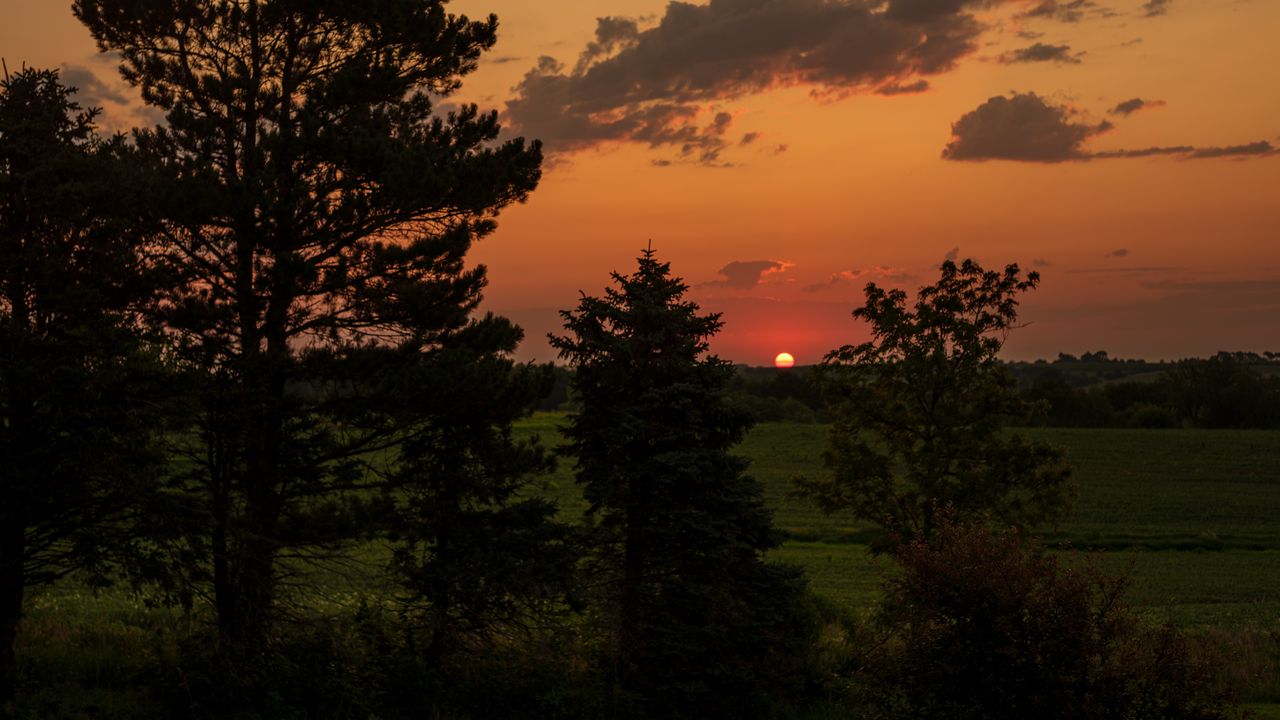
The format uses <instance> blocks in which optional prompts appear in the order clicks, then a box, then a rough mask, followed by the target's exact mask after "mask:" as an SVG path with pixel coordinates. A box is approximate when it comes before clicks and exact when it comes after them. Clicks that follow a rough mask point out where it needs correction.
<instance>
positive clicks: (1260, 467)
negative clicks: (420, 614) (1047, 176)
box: [20, 414, 1280, 720]
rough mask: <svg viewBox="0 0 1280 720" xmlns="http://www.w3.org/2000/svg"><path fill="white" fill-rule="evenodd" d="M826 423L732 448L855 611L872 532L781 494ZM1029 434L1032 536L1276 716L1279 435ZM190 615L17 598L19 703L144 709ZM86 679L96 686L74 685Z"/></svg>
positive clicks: (381, 552)
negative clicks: (1056, 496)
mask: <svg viewBox="0 0 1280 720" xmlns="http://www.w3.org/2000/svg"><path fill="white" fill-rule="evenodd" d="M563 422H564V417H563V416H561V415H556V414H539V415H536V416H534V417H532V418H529V419H527V420H526V421H524V422H522V423H521V424H520V425H519V427H518V428H517V434H518V435H520V436H523V437H530V436H533V435H537V436H540V437H541V438H542V441H543V443H544V444H545V445H548V446H551V447H554V446H555V445H557V444H559V443H560V442H562V439H561V437H560V435H559V431H558V429H557V428H558V427H559V426H560V425H561V424H562V423H563ZM826 432H827V431H826V428H825V427H824V426H820V425H803V424H793V423H771V424H764V425H761V426H759V427H757V428H756V429H755V430H753V431H752V432H751V433H750V435H749V436H748V437H747V438H746V440H745V441H744V443H743V444H742V445H741V447H740V448H739V452H740V453H741V454H742V455H744V456H745V457H747V458H749V459H750V460H751V461H752V467H751V472H752V474H753V475H754V476H755V477H756V478H757V479H759V480H760V481H761V483H762V485H763V487H764V490H765V495H766V499H767V501H768V502H769V504H770V505H771V506H772V507H773V508H774V509H775V512H776V515H775V522H776V525H777V526H778V527H779V529H780V530H782V531H783V532H784V533H785V536H786V537H787V540H786V542H785V543H784V544H783V545H782V546H781V547H780V548H778V549H777V550H776V551H774V552H773V553H772V559H774V560H778V561H781V562H787V563H794V564H796V565H800V566H801V567H803V568H804V569H805V570H806V572H807V573H808V576H809V580H810V586H811V587H812V588H813V589H814V591H815V592H816V593H818V594H819V595H822V596H824V597H825V598H827V599H828V600H829V601H830V602H832V603H835V604H837V605H841V606H844V607H847V608H849V609H851V610H853V611H855V612H856V613H858V614H860V615H864V616H865V615H867V614H869V613H870V612H872V611H873V610H874V609H875V607H876V606H877V604H878V602H879V598H880V597H881V589H882V585H883V578H884V576H885V574H886V573H887V572H889V571H891V570H892V568H891V565H890V563H889V562H888V561H886V560H884V559H878V558H875V557H873V556H871V554H870V553H869V552H868V551H867V548H866V545H865V543H866V541H867V539H868V538H869V537H870V535H871V531H872V528H871V527H870V526H868V525H867V524H865V523H860V522H856V521H854V520H852V519H851V518H848V517H841V516H834V517H828V516H825V515H823V514H822V513H820V512H819V511H817V510H816V509H815V508H814V507H813V506H812V505H810V504H809V503H808V502H807V501H805V500H803V499H800V498H796V497H794V496H793V495H792V494H791V479H792V478H794V477H795V476H797V475H804V474H808V475H811V476H812V475H816V474H819V473H823V472H826V470H825V469H824V468H823V467H822V464H821V460H820V457H821V454H822V451H823V448H824V447H825V445H826V440H827V438H826ZM1028 433H1029V434H1031V435H1033V436H1034V437H1036V438H1038V439H1042V440H1045V441H1047V442H1050V443H1052V444H1055V445H1058V446H1061V447H1063V448H1064V449H1065V450H1066V452H1067V456H1068V458H1069V459H1070V460H1071V461H1072V462H1073V463H1074V464H1075V467H1076V475H1075V477H1076V482H1077V485H1078V500H1077V502H1076V504H1075V508H1074V511H1073V513H1072V514H1071V516H1070V517H1069V518H1068V519H1067V520H1066V521H1065V522H1063V523H1062V524H1061V525H1060V526H1059V527H1056V528H1045V529H1044V534H1045V537H1046V538H1047V540H1048V541H1049V542H1051V543H1052V544H1055V545H1057V544H1064V545H1069V546H1071V547H1074V548H1092V549H1096V550H1099V551H1100V552H1099V554H1098V555H1097V558H1098V561H1099V562H1100V563H1101V564H1102V565H1103V566H1104V567H1105V568H1108V569H1111V570H1114V571H1122V572H1127V573H1129V574H1130V575H1131V577H1132V582H1133V584H1132V589H1131V595H1130V597H1131V600H1132V601H1133V602H1134V603H1135V604H1137V605H1138V606H1140V607H1141V612H1143V613H1144V614H1145V615H1146V616H1147V617H1148V618H1149V619H1151V620H1152V621H1153V622H1172V623H1175V624H1177V625H1179V626H1181V627H1183V628H1186V629H1187V630H1188V631H1189V632H1191V633H1192V634H1194V635H1196V636H1198V637H1202V638H1204V639H1205V640H1206V641H1209V642H1212V643H1214V644H1215V645H1217V646H1218V647H1220V648H1222V651H1223V652H1224V653H1225V654H1226V655H1227V656H1229V657H1231V658H1232V659H1233V668H1234V669H1233V672H1236V673H1237V675H1238V676H1239V678H1240V680H1241V682H1242V683H1243V684H1244V685H1245V686H1246V687H1247V688H1248V692H1247V694H1246V697H1245V699H1246V700H1248V701H1249V703H1251V704H1250V705H1249V706H1248V707H1249V709H1251V710H1253V711H1254V712H1255V713H1256V716H1257V717H1259V718H1277V719H1278V720H1280V592H1278V591H1277V590H1276V589H1277V588H1280V524H1278V523H1277V520H1276V519H1277V518H1280V432H1266V431H1196V430H1169V431H1165V430H1116V429H1101V430H1080V429H1072V430H1062V429H1035V430H1030V431H1028ZM540 492H542V493H545V494H546V495H548V496H551V497H554V498H556V499H557V500H558V501H559V503H560V506H561V514H562V516H563V517H565V518H566V519H570V520H576V519H578V518H580V517H581V516H582V514H583V513H584V512H585V510H586V506H585V503H584V501H583V500H582V497H581V493H580V492H579V489H578V487H577V485H576V484H575V483H574V481H573V468H572V464H571V462H570V461H567V460H566V461H562V462H561V463H560V467H559V468H558V469H557V471H556V472H555V473H553V474H551V475H549V476H547V477H546V478H545V479H544V482H543V487H542V488H541V489H540ZM357 555H358V558H357V560H358V562H356V563H355V566H357V567H363V568H366V571H367V572H368V573H369V576H367V577H352V576H351V575H350V574H347V573H334V574H333V575H332V577H331V578H329V579H326V580H324V581H323V583H322V585H323V587H321V588H320V589H318V590H313V591H310V592H312V596H309V600H310V602H309V605H310V606H312V607H313V608H314V607H316V606H319V607H320V610H321V611H322V612H338V611H341V610H342V608H344V607H349V606H351V605H353V604H356V603H358V602H359V601H360V600H361V598H363V597H366V596H367V595H368V594H370V593H372V594H373V595H375V596H377V595H378V594H379V593H385V592H386V591H385V589H384V586H383V585H382V584H381V583H380V582H379V581H378V580H377V579H376V577H375V576H374V573H376V571H377V570H379V569H381V568H382V567H384V566H385V558H386V550H385V548H381V547H377V546H372V545H370V546H366V547H362V548H359V549H358V550H357ZM200 622H202V620H201V616H200V615H199V614H197V615H195V616H193V617H187V616H183V615H182V614H181V613H180V612H177V611H171V610H162V609H154V608H148V607H146V606H144V605H143V604H141V603H140V602H139V601H138V600H137V599H136V598H133V597H132V596H130V595H129V594H128V593H127V592H125V591H123V590H115V591H108V592H105V593H102V594H99V595H92V594H90V593H88V592H87V591H85V590H83V589H81V588H79V587H78V586H76V585H75V584H74V583H68V584H64V585H61V586H58V587H55V588H52V589H47V590H44V591H42V592H40V593H38V594H36V595H34V596H33V597H32V599H31V602H30V604H29V612H28V618H27V621H26V622H25V623H24V627H23V632H22V638H21V640H20V643H21V650H20V652H21V657H22V660H21V662H22V663H23V672H24V674H26V675H27V676H28V677H32V678H37V677H38V678H39V679H40V684H39V687H38V688H36V689H35V692H34V694H32V695H29V696H28V699H29V700H31V701H32V703H33V709H35V710H37V711H38V709H39V708H38V703H40V702H44V701H48V702H50V703H54V702H55V701H56V702H60V703H61V704H59V705H57V707H59V708H60V709H61V710H62V711H63V712H65V711H66V709H67V707H68V704H67V697H68V693H69V692H70V690H69V688H72V687H74V686H76V685H77V684H80V685H81V686H82V687H81V689H80V690H78V691H77V692H78V694H76V695H75V696H74V700H75V702H74V703H73V704H74V705H75V706H76V707H80V708H82V711H81V716H83V717H97V716H113V717H146V716H148V715H147V714H148V712H149V710H148V708H147V706H146V705H145V700H146V695H145V689H146V688H147V687H148V686H149V684H150V683H153V682H157V681H158V679H157V678H155V677H153V675H154V673H155V670H154V669H155V668H156V667H165V666H166V665H171V657H170V655H171V654H172V653H173V652H176V650H175V648H176V647H177V640H176V638H179V637H182V636H183V635H184V634H187V633H189V631H190V627H191V625H192V624H194V623H200ZM90 682H92V683H94V684H95V688H92V689H85V688H84V687H83V685H85V684H87V683H90ZM131 703H133V704H132V705H131ZM129 708H133V709H132V710H130V709H129ZM39 716H40V713H39V712H37V713H36V714H35V715H32V716H31V717H39Z"/></svg>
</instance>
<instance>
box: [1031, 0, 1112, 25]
mask: <svg viewBox="0 0 1280 720" xmlns="http://www.w3.org/2000/svg"><path fill="white" fill-rule="evenodd" d="M1090 13H1092V14H1097V15H1103V16H1109V15H1111V14H1112V13H1111V11H1110V10H1108V9H1107V8H1103V7H1100V6H1099V5H1098V3H1096V2H1094V1H1093V0H1041V2H1038V3H1036V5H1035V7H1033V8H1031V9H1030V10H1028V11H1026V12H1024V13H1022V14H1021V15H1019V17H1021V18H1035V19H1041V20H1057V21H1059V22H1066V23H1077V22H1080V21H1081V20H1083V19H1084V18H1085V15H1086V14H1090Z"/></svg>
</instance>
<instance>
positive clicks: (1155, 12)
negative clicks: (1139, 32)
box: [1142, 0, 1173, 17]
mask: <svg viewBox="0 0 1280 720" xmlns="http://www.w3.org/2000/svg"><path fill="white" fill-rule="evenodd" d="M1172 4H1173V0H1147V2H1145V3H1143V4H1142V14H1143V15H1145V16H1146V17H1158V16H1160V15H1164V14H1166V13H1168V12H1169V6H1170V5H1172Z"/></svg>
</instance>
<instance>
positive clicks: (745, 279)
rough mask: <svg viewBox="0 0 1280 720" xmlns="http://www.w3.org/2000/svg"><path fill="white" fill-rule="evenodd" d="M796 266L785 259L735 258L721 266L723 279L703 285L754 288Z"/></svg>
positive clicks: (737, 288) (739, 288) (743, 288)
mask: <svg viewBox="0 0 1280 720" xmlns="http://www.w3.org/2000/svg"><path fill="white" fill-rule="evenodd" d="M793 267H795V264H794V263H789V262H787V261H785V260H734V261H733V262H731V263H729V264H728V265H725V266H724V267H722V268H720V276H721V277H722V278H723V279H721V280H712V281H711V282H708V283H703V287H728V288H732V289H734V290H752V289H754V288H756V287H757V286H759V285H761V284H762V283H764V282H765V281H766V280H767V279H768V278H769V277H770V276H773V275H779V274H781V273H784V272H786V271H787V270H790V269H791V268H793Z"/></svg>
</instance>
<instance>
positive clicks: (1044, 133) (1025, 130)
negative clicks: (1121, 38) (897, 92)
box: [942, 93, 1280, 163]
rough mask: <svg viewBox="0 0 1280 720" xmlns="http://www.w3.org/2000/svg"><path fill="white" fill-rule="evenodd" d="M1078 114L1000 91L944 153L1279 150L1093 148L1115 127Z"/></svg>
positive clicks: (1247, 151) (1032, 155)
mask: <svg viewBox="0 0 1280 720" xmlns="http://www.w3.org/2000/svg"><path fill="white" fill-rule="evenodd" d="M1125 104H1126V103H1121V105H1125ZM1113 112H1114V110H1113ZM1078 117H1079V113H1078V112H1077V111H1075V110H1073V109H1072V108H1070V107H1067V106H1063V105H1055V104H1052V103H1050V102H1048V101H1046V100H1045V99H1044V98H1042V97H1040V96H1039V95H1036V94H1035V93H1013V94H1012V95H1010V96H1008V97H1005V96H1002V95H997V96H996V97H993V98H991V99H989V100H987V101H986V102H985V103H983V104H982V105H980V106H978V108H977V109H976V110H973V111H972V112H969V113H967V114H966V115H964V116H963V117H961V118H960V119H959V120H957V121H956V122H955V123H954V124H953V125H952V126H951V135H952V138H951V142H950V143H948V144H947V146H946V148H944V149H943V151H942V157H944V158H946V159H947V160H978V161H981V160H1016V161H1021V162H1041V163H1055V162H1065V161H1070V160H1105V159H1117V158H1143V157H1156V156H1165V155H1167V156H1176V157H1179V158H1181V159H1184V160H1201V159H1213V158H1250V157H1254V158H1256V157H1269V156H1273V155H1277V154H1280V149H1278V148H1277V147H1276V146H1274V145H1272V144H1271V143H1270V142H1267V141H1266V140H1259V141H1257V142H1253V143H1248V144H1244V145H1227V146H1223V147H1203V148H1198V147H1194V146H1191V145H1175V146H1170V147H1152V148H1139V149H1126V150H1107V151H1101V152H1090V151H1089V150H1088V149H1086V148H1085V143H1086V142H1087V141H1088V140H1089V139H1090V138H1092V137H1094V136H1096V135H1100V134H1102V133H1104V132H1107V131H1108V130H1111V129H1112V128H1113V127H1114V126H1113V125H1112V124H1111V123H1110V122H1107V121H1105V120H1104V121H1103V122H1101V123H1098V124H1097V125H1093V124H1090V123H1088V122H1087V121H1082V120H1078V119H1077V118H1078Z"/></svg>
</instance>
